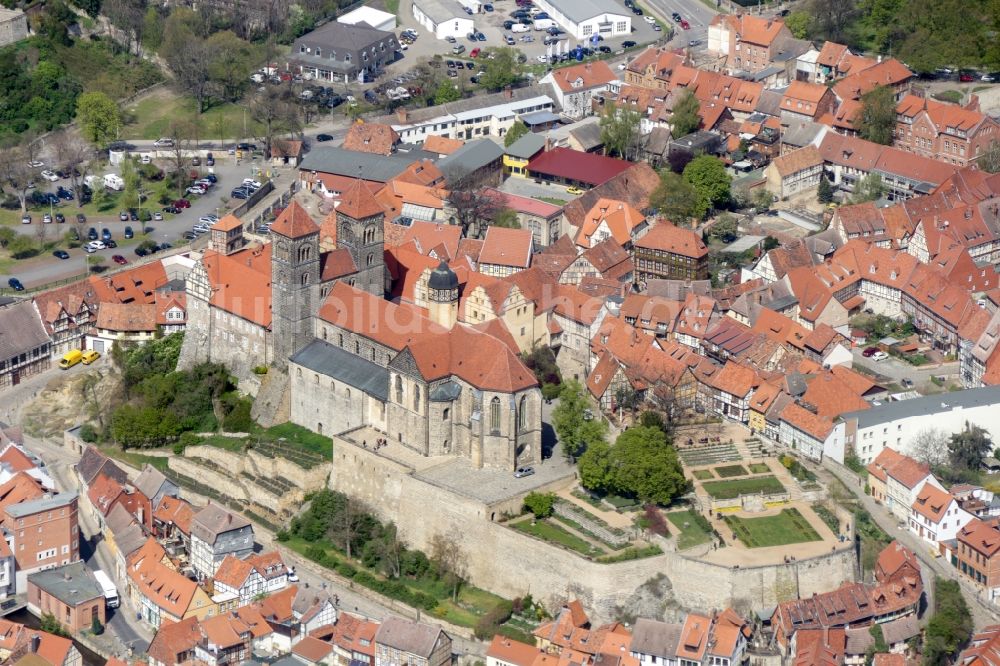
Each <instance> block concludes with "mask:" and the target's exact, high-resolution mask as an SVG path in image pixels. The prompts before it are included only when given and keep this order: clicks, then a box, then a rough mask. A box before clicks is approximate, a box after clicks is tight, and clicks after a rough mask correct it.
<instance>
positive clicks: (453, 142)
mask: <svg viewBox="0 0 1000 666" xmlns="http://www.w3.org/2000/svg"><path fill="white" fill-rule="evenodd" d="M464 145H465V142H464V141H462V140H461V139H449V138H448V137H446V136H437V135H436V134H432V135H431V136H429V137H427V138H426V139H424V150H425V151H426V152H428V153H437V154H438V155H451V154H452V153H453V152H455V151H456V150H458V149H459V148H461V147H462V146H464Z"/></svg>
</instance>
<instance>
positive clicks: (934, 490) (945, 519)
mask: <svg viewBox="0 0 1000 666" xmlns="http://www.w3.org/2000/svg"><path fill="white" fill-rule="evenodd" d="M970 520H972V514H970V513H969V512H968V511H965V510H964V509H962V507H960V506H959V505H958V501H957V500H956V499H955V498H954V497H953V496H952V494H951V493H949V492H948V491H947V490H942V489H941V488H938V487H937V486H935V485H934V484H932V483H925V484H924V485H923V487H922V488H921V489H920V492H918V493H917V499H915V500H914V501H913V506H912V507H911V509H910V531H911V532H913V533H914V534H916V535H917V536H918V537H920V538H921V539H923V540H924V541H927V542H928V543H938V542H939V541H950V540H952V539H954V538H955V536H956V535H957V534H958V531H959V530H960V529H962V528H963V527H964V526H965V524H966V523H968V522H969V521H970Z"/></svg>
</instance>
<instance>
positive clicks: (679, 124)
mask: <svg viewBox="0 0 1000 666" xmlns="http://www.w3.org/2000/svg"><path fill="white" fill-rule="evenodd" d="M700 110H701V103H700V102H698V98H697V97H695V96H694V92H692V91H691V89H690V88H685V89H684V91H683V92H681V95H680V98H678V100H677V102H676V103H675V104H674V112H673V115H671V116H670V124H671V126H672V131H671V132H670V133H671V135H673V136H675V137H681V136H686V135H688V134H690V133H691V132H694V131H695V130H697V129H698V128H699V127H700V126H701V116H699V115H698V112H699V111H700Z"/></svg>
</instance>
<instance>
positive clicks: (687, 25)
mask: <svg viewBox="0 0 1000 666" xmlns="http://www.w3.org/2000/svg"><path fill="white" fill-rule="evenodd" d="M681 27H682V28H684V29H685V30H690V29H691V24H690V23H688V22H687V21H685V20H683V19H682V20H681Z"/></svg>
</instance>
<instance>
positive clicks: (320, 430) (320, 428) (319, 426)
mask: <svg viewBox="0 0 1000 666" xmlns="http://www.w3.org/2000/svg"><path fill="white" fill-rule="evenodd" d="M316 434H318V435H322V434H323V424H322V423H317V424H316Z"/></svg>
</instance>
